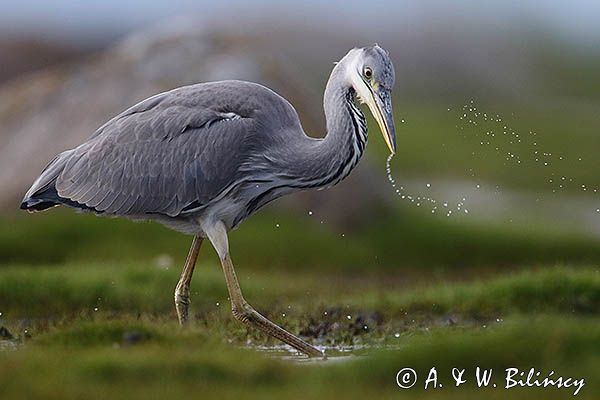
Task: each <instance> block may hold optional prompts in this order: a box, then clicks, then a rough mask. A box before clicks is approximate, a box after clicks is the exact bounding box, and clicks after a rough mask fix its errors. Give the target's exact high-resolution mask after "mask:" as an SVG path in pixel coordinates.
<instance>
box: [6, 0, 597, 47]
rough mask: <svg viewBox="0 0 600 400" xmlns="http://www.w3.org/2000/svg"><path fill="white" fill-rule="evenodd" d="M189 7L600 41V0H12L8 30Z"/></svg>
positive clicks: (108, 28) (124, 27) (79, 33)
mask: <svg viewBox="0 0 600 400" xmlns="http://www.w3.org/2000/svg"><path fill="white" fill-rule="evenodd" d="M181 15H187V16H190V15H193V16H197V18H198V23H199V24H216V25H220V24H223V23H228V24H232V25H234V26H235V25H238V26H239V24H240V23H242V22H248V23H249V25H252V24H253V23H254V24H256V23H262V24H271V23H274V22H278V23H280V24H281V23H284V22H285V21H287V20H289V19H292V20H299V21H301V22H302V21H310V23H313V24H315V23H316V24H320V25H325V24H328V25H334V26H344V27H351V28H352V29H353V30H356V31H359V32H361V31H367V30H378V29H386V30H387V31H390V30H393V29H394V27H396V26H403V27H404V28H405V29H406V28H408V29H410V27H411V26H412V27H415V28H418V27H419V26H422V25H424V24H428V25H435V24H448V23H460V24H464V25H469V24H475V25H476V26H477V27H478V28H479V29H481V28H489V29H511V28H512V27H514V26H521V27H523V28H527V25H529V24H533V25H535V27H536V28H540V27H541V28H542V29H545V30H547V31H551V32H553V33H555V34H557V35H559V36H563V37H565V38H566V39H572V40H577V41H582V42H588V43H594V42H598V41H600V1H598V0H568V1H566V0H521V1H514V0H487V1H481V0H453V1H442V0H399V1H398V0H396V1H394V0H387V1H365V0H332V1H326V2H324V1H322V0H302V1H287V2H286V1H276V0H257V1H248V0H229V1H218V2H215V1H204V0H101V1H96V0H26V1H23V0H21V1H18V0H4V1H3V2H2V12H1V13H0V32H1V33H2V34H4V35H6V34H11V33H12V34H22V33H28V32H32V33H38V34H42V35H45V36H48V37H56V38H61V39H64V38H67V39H70V40H72V41H87V40H89V39H98V40H105V39H107V38H114V37H118V36H120V35H122V34H124V33H126V32H128V31H130V30H132V29H136V28H138V27H141V26H145V25H148V24H152V23H155V22H157V21H160V20H164V19H167V18H169V17H174V16H181Z"/></svg>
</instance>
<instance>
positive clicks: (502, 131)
mask: <svg viewBox="0 0 600 400" xmlns="http://www.w3.org/2000/svg"><path fill="white" fill-rule="evenodd" d="M448 111H450V109H448ZM459 115H460V116H459V119H460V120H461V121H462V122H463V123H466V126H468V125H472V126H475V127H477V130H476V134H478V135H480V136H481V138H479V139H478V140H479V141H480V145H481V146H487V147H491V148H492V149H493V150H494V151H495V152H496V153H497V154H499V155H500V156H502V157H504V159H505V165H509V164H513V165H516V166H519V167H521V168H522V167H523V165H522V164H527V163H529V165H530V166H535V165H537V166H538V168H543V171H544V175H545V177H544V178H543V179H545V181H546V182H548V184H549V186H550V189H551V191H552V193H553V194H556V193H558V192H559V191H562V190H563V189H566V188H567V187H571V188H573V189H574V190H576V191H581V192H584V193H586V194H596V193H600V187H597V186H596V187H594V186H593V185H589V184H585V183H580V182H579V183H578V182H576V179H575V178H573V177H571V176H568V175H566V174H561V173H560V172H558V171H557V170H555V168H556V167H560V165H561V163H563V162H569V161H571V162H577V163H580V162H583V161H584V160H583V158H582V157H571V158H569V157H568V156H566V155H564V154H557V153H553V152H550V151H544V150H543V148H542V147H541V146H540V141H539V137H538V136H537V133H536V132H535V131H533V130H529V132H528V134H522V133H519V132H518V131H517V130H515V129H514V128H513V127H512V126H511V125H510V124H509V123H508V122H507V121H505V120H504V119H503V118H502V117H500V115H498V114H496V115H492V114H488V113H486V112H482V111H480V110H479V109H478V108H477V106H476V105H475V102H474V100H471V101H470V102H469V103H468V104H465V105H464V106H463V108H462V110H461V111H460V114H459ZM466 126H457V128H459V129H460V130H461V131H463V132H464V130H465V127H466ZM463 136H465V137H467V136H466V134H463ZM474 155H475V153H473V156H474ZM553 167H554V168H553ZM471 175H472V176H474V173H472V174H471Z"/></svg>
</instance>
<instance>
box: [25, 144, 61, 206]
mask: <svg viewBox="0 0 600 400" xmlns="http://www.w3.org/2000/svg"><path fill="white" fill-rule="evenodd" d="M69 153H70V151H65V152H64V153H61V154H59V155H58V156H56V158H54V160H52V161H50V163H49V164H48V165H47V166H46V168H44V170H43V171H42V173H41V174H40V176H39V177H38V178H37V179H36V180H35V182H33V185H31V188H29V190H28V191H27V193H25V197H23V201H22V202H21V210H27V211H30V212H32V211H43V210H46V209H48V208H50V207H54V206H57V205H59V204H61V203H62V201H61V198H60V196H59V195H58V192H57V191H56V186H55V184H56V179H57V178H58V176H59V175H60V173H61V172H62V171H63V169H64V168H65V165H66V163H67V160H68V159H69V157H68V155H69Z"/></svg>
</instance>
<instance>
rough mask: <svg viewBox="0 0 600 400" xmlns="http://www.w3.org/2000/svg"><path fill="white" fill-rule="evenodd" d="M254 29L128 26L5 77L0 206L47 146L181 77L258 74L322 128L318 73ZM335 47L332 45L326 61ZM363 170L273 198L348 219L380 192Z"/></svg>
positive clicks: (47, 156)
mask: <svg viewBox="0 0 600 400" xmlns="http://www.w3.org/2000/svg"><path fill="white" fill-rule="evenodd" d="M264 39H265V37H264V36H262V37H250V36H247V35H245V36H235V35H231V34H224V33H216V32H208V31H204V30H203V29H202V28H200V27H198V26H194V24H193V23H190V22H189V21H188V22H185V23H181V21H175V22H174V23H169V24H165V25H163V26H160V27H158V28H155V29H152V30H149V31H148V30H146V31H142V32H139V33H135V34H133V35H131V36H129V37H127V38H126V39H124V40H122V41H121V42H119V43H117V44H115V45H114V46H113V47H111V48H109V49H107V50H105V51H103V52H100V53H97V54H94V55H92V56H87V57H85V58H83V59H82V60H81V61H79V62H77V63H70V64H69V65H65V66H61V67H60V68H52V69H47V70H44V71H41V72H37V73H34V74H31V75H26V76H24V77H21V78H19V79H17V80H13V81H10V82H8V83H6V84H5V85H3V86H2V87H0V187H1V188H2V190H1V191H0V209H2V210H8V209H16V208H17V207H18V203H19V200H20V198H21V196H22V195H23V193H24V192H25V191H26V190H27V188H28V187H29V186H30V185H31V183H32V182H33V180H34V179H35V178H36V177H37V176H38V174H39V173H40V172H41V170H42V169H43V167H44V165H46V164H47V163H48V162H49V161H50V160H51V159H52V158H53V157H54V155H56V154H57V153H59V152H61V151H63V150H65V149H68V148H72V147H75V146H77V145H78V144H80V143H81V142H83V141H85V140H86V139H87V138H88V137H89V136H90V135H91V134H92V133H93V132H94V131H95V129H96V128H97V127H99V126H100V125H102V123H104V122H105V121H106V120H108V119H110V118H111V117H112V116H114V115H115V114H117V113H119V112H120V111H122V110H124V109H126V108H128V107H129V106H131V105H133V104H135V103H136V102H138V101H140V100H142V99H144V98H146V97H148V96H151V95H153V94H155V93H158V92H161V91H165V90H169V89H172V88H175V87H178V86H182V85H187V84H193V83H197V82H203V81H210V80H221V79H242V80H250V81H255V82H259V83H262V84H265V85H267V86H269V87H271V88H273V89H274V90H276V91H277V92H279V93H280V94H282V95H283V96H284V97H286V98H287V99H288V100H290V101H291V102H292V103H293V104H294V105H295V106H296V108H297V109H298V111H299V114H300V116H301V118H302V122H303V125H304V128H305V129H306V130H307V132H311V133H312V132H319V133H320V132H324V117H323V111H322V91H317V89H318V87H319V85H318V83H319V81H320V80H321V79H323V78H326V76H323V75H320V74H314V73H310V72H308V71H306V70H303V69H302V68H303V67H301V66H299V65H298V63H295V62H293V61H291V60H290V58H289V57H288V55H289V52H288V53H286V49H285V48H284V47H281V46H279V47H277V48H274V47H272V46H270V45H269V43H267V42H266V41H265V40H264ZM283 42H284V41H283ZM279 43H280V44H281V43H282V41H281V40H279ZM342 55H343V52H342V53H340V54H332V56H331V57H332V59H331V61H334V60H336V59H337V58H339V57H341V56H342ZM338 56H339V57H338ZM327 67H328V66H323V71H325V70H326V69H328V68H327ZM324 83H325V81H324V80H323V83H322V85H324ZM369 171H370V168H369V167H368V164H367V163H364V162H363V164H362V165H361V166H360V167H359V168H358V170H357V172H356V173H355V174H353V176H351V178H349V179H348V180H347V181H346V182H343V183H342V184H341V186H339V187H338V188H336V189H334V190H332V191H330V192H329V193H327V195H323V194H322V192H319V193H312V194H305V195H300V196H294V199H292V200H291V201H288V202H285V203H284V205H283V206H284V207H288V209H290V210H298V211H299V212H305V210H306V209H307V207H310V208H311V209H313V210H315V211H318V210H319V209H323V210H326V211H327V212H326V214H327V216H328V218H329V219H330V221H331V222H340V223H344V224H348V223H353V222H352V221H354V220H355V219H356V215H358V212H357V211H358V209H361V210H364V209H365V208H366V207H365V205H366V204H367V203H370V202H373V201H378V200H379V199H380V194H379V193H378V192H377V191H376V190H374V184H373V182H374V179H375V180H377V178H375V176H374V174H371V173H370V172H369ZM348 199H352V200H351V201H348ZM340 204H343V205H344V207H340ZM340 210H343V211H340Z"/></svg>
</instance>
